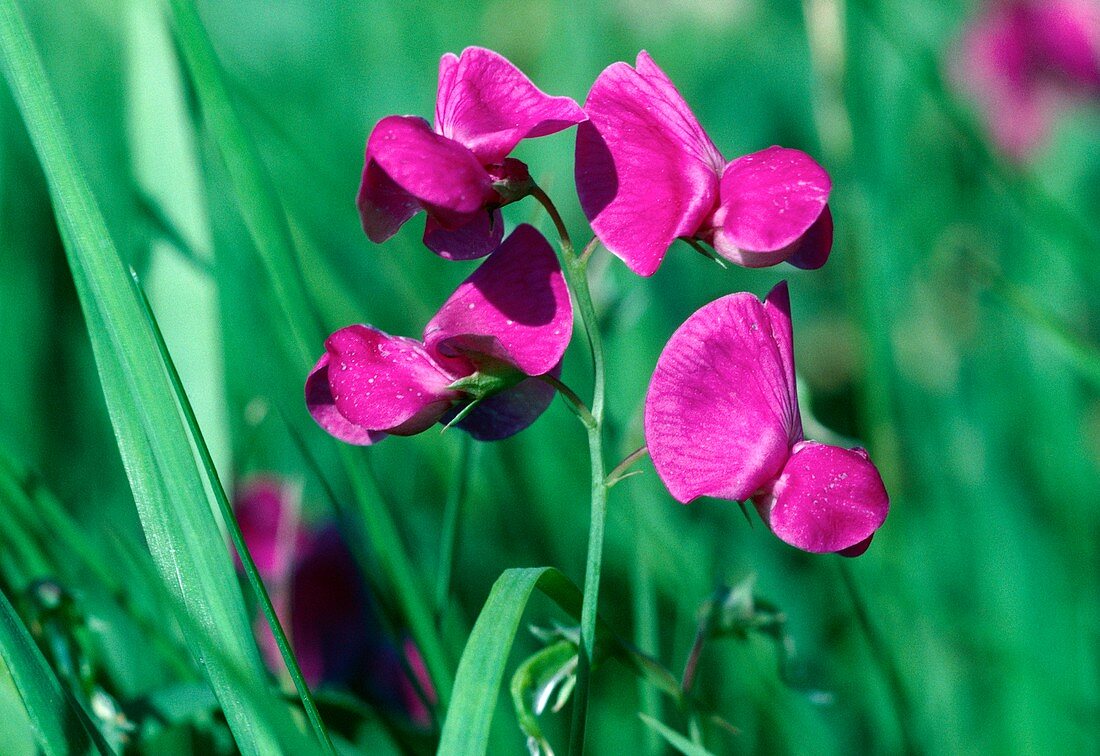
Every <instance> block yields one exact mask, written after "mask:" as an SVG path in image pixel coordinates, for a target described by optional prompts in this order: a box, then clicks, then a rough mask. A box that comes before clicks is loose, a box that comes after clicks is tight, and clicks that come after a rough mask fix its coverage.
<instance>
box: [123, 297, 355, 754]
mask: <svg viewBox="0 0 1100 756" xmlns="http://www.w3.org/2000/svg"><path fill="white" fill-rule="evenodd" d="M141 302H142V305H143V306H144V307H145V314H146V316H147V317H148V318H149V322H150V323H152V324H153V333H154V335H155V336H156V340H157V347H158V348H159V349H160V358H161V359H162V360H163V361H164V364H165V365H166V366H167V368H168V375H169V377H170V378H171V380H172V388H173V390H174V391H175V394H176V401H177V402H179V405H180V407H181V408H182V409H183V416H184V418H185V420H186V421H187V428H188V430H189V431H190V433H191V440H192V442H193V443H194V444H195V447H196V448H197V449H198V453H199V459H200V460H201V462H202V466H203V470H204V472H205V473H206V483H207V485H208V486H209V487H210V488H211V489H212V490H213V492H214V498H215V499H216V500H217V503H218V507H219V509H220V510H221V515H222V520H223V521H224V522H225V525H226V528H227V529H228V530H229V537H230V538H231V539H232V541H233V547H234V548H235V549H236V550H237V555H238V556H239V557H240V559H241V565H242V566H243V567H244V572H245V575H246V576H247V578H248V583H249V585H250V586H251V587H252V591H253V593H254V594H255V595H256V599H257V601H258V602H259V604H260V609H261V611H262V612H263V615H264V619H266V620H267V624H268V627H270V628H271V634H272V635H273V636H274V637H275V644H276V645H277V646H278V647H279V653H280V654H281V655H282V657H283V663H284V664H286V668H287V671H288V672H289V673H290V677H291V679H292V680H293V681H294V688H295V689H296V690H297V691H298V697H299V699H300V700H301V702H302V708H303V709H305V712H306V716H307V717H308V718H309V723H310V725H311V726H312V727H313V732H314V734H315V735H316V736H317V740H318V742H320V744H321V746H322V748H323V749H324V750H325V752H327V753H330V754H335V753H336V749H335V748H333V745H332V739H331V738H330V737H329V734H328V730H326V729H325V723H324V722H323V721H321V715H320V714H319V713H318V712H317V705H316V704H315V703H314V702H313V696H312V695H311V694H310V692H309V684H308V683H306V679H305V676H304V675H303V674H302V669H301V667H299V666H298V660H297V659H296V658H295V657H294V651H293V650H292V649H291V648H290V641H288V640H287V637H286V633H285V632H284V631H283V626H282V625H281V624H280V623H279V617H278V615H276V614H275V607H274V605H273V604H272V603H271V597H270V596H269V595H268V593H267V588H266V587H265V586H264V582H263V580H261V579H260V573H259V571H258V570H257V569H256V562H255V560H254V559H253V558H252V554H251V552H249V550H248V546H247V544H245V541H244V534H243V533H241V526H240V524H239V523H238V522H237V517H236V515H235V514H234V513H233V505H232V504H230V503H229V497H228V496H226V494H225V488H224V487H223V486H222V484H221V480H220V479H219V478H218V471H217V469H216V468H215V467H214V458H213V457H212V456H211V454H210V448H209V447H208V446H207V445H206V441H205V440H204V439H203V437H202V432H201V431H200V429H199V422H198V420H197V419H196V417H195V410H194V408H193V407H192V406H191V401H190V400H189V399H188V398H187V393H186V392H185V391H184V390H183V382H182V381H181V380H180V376H179V372H178V371H177V370H176V365H175V362H173V361H172V355H170V354H169V353H168V347H167V345H166V344H165V343H164V334H162V333H161V331H160V326H159V325H158V324H157V320H156V317H155V316H154V315H153V311H152V309H151V308H150V307H149V300H148V299H147V298H146V297H145V296H144V293H143V296H142V297H141Z"/></svg>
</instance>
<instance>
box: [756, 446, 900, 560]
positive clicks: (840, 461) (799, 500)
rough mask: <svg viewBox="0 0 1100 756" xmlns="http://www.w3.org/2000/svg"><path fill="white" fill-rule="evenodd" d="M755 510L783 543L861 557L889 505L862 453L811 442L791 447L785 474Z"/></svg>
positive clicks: (880, 481) (868, 461) (877, 474)
mask: <svg viewBox="0 0 1100 756" xmlns="http://www.w3.org/2000/svg"><path fill="white" fill-rule="evenodd" d="M756 504H757V509H758V511H759V512H760V516H761V517H762V518H763V519H764V521H765V522H767V523H768V527H770V528H771V530H772V532H774V533H775V534H776V535H777V536H778V537H779V538H780V539H781V540H783V541H785V542H786V543H789V544H790V545H792V546H794V547H796V548H799V549H802V550H803V551H809V552H812V553H815V554H822V553H828V552H834V551H847V552H848V554H846V555H849V556H853V555H856V552H858V553H862V551H859V549H858V548H857V547H863V548H864V549H865V548H866V544H865V543H864V542H865V541H867V542H869V539H870V538H871V536H872V535H873V534H874V532H875V531H876V530H877V529H878V528H879V526H881V525H882V523H883V521H885V519H886V514H887V512H888V511H889V509H890V500H889V498H888V497H887V495H886V488H885V486H884V485H883V483H882V477H881V476H880V475H879V473H878V470H877V469H876V468H875V466H874V464H873V463H872V462H871V461H870V459H868V457H867V452H865V451H864V450H863V449H841V448H840V447H837V446H828V445H826V444H819V443H816V442H813V441H804V442H802V443H800V444H798V445H796V446H795V447H794V453H793V454H792V455H791V458H790V460H789V461H788V462H787V464H786V465H785V466H784V467H783V473H782V474H781V475H780V476H779V479H778V480H777V481H776V482H775V485H774V487H773V488H772V490H771V492H770V494H769V495H767V496H762V497H758V498H757V501H756Z"/></svg>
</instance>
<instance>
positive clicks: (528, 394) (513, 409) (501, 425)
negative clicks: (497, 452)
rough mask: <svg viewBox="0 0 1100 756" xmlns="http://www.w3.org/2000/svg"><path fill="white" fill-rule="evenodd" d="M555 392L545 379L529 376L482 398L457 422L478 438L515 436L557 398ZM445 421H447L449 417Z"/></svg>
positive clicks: (459, 426) (457, 426)
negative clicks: (505, 388) (504, 389)
mask: <svg viewBox="0 0 1100 756" xmlns="http://www.w3.org/2000/svg"><path fill="white" fill-rule="evenodd" d="M555 372H556V371H555ZM554 393H555V389H554V387H553V386H551V385H550V384H548V383H546V382H545V381H542V380H540V379H538V378H526V379H524V380H522V381H520V382H519V383H517V384H516V385H515V386H513V387H512V388H510V389H508V390H506V391H502V392H500V393H499V394H494V395H492V396H490V397H489V398H488V399H484V400H482V402H481V404H479V405H478V406H477V407H476V408H474V410H473V411H472V412H470V414H468V415H467V416H466V417H464V418H462V419H461V420H460V421H458V422H457V423H455V427H456V428H461V429H462V430H464V431H466V432H467V433H469V434H470V435H471V436H473V437H474V438H476V439H477V440H478V441H499V440H500V439H502V438H508V437H509V436H514V435H515V434H517V433H519V432H520V431H521V430H523V429H525V428H526V427H527V426H529V425H530V424H531V423H533V422H535V420H537V419H538V417H539V415H541V414H542V413H543V412H545V411H546V408H547V407H549V406H550V404H551V402H553V401H554ZM443 421H444V422H447V418H444V419H443Z"/></svg>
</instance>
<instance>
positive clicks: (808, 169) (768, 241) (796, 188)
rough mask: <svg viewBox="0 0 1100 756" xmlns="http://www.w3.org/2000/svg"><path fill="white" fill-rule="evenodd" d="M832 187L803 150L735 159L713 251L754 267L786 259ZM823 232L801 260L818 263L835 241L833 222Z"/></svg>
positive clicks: (782, 149) (769, 150)
mask: <svg viewBox="0 0 1100 756" xmlns="http://www.w3.org/2000/svg"><path fill="white" fill-rule="evenodd" d="M831 189H832V181H831V180H830V179H829V174H828V173H826V172H825V169H824V168H822V167H821V166H820V165H818V164H817V162H815V161H814V159H813V158H811V157H810V156H809V155H807V154H806V153H804V152H800V151H799V150H791V149H787V148H785V147H769V148H767V149H766V150H761V151H760V152H754V153H752V154H750V155H744V156H742V157H739V158H737V159H736V160H733V161H731V162H730V164H729V165H728V166H726V170H725V172H724V173H723V174H722V183H721V192H720V194H721V197H720V201H719V203H720V204H719V209H718V212H717V213H716V214H715V219H714V225H715V226H716V229H715V231H714V239H713V244H714V248H715V250H716V251H717V252H718V254H720V255H722V256H723V257H726V258H728V259H730V260H732V261H733V262H735V263H737V264H738V265H744V266H746V267H750V268H759V267H765V266H768V265H775V264H776V263H779V262H782V261H783V260H785V259H787V258H788V257H789V256H790V255H791V253H792V252H794V249H793V247H794V245H795V244H797V243H799V242H800V241H801V240H802V239H803V237H805V236H806V235H807V233H808V232H809V231H810V229H811V228H812V227H813V226H814V224H815V223H817V221H818V220H819V219H820V218H821V217H822V215H823V214H824V213H825V212H826V207H827V203H828V201H829V191H830V190H831ZM821 230H822V229H819V233H816V234H815V235H814V239H813V241H814V242H815V246H814V248H813V249H810V250H806V251H804V252H802V257H801V258H800V259H803V260H807V261H810V265H811V266H812V265H814V264H817V267H820V264H823V263H824V259H823V258H827V257H828V254H829V247H831V245H832V225H831V220H830V221H829V225H828V234H827V235H826V234H823V233H820V231H821ZM819 260H820V263H818V261H819Z"/></svg>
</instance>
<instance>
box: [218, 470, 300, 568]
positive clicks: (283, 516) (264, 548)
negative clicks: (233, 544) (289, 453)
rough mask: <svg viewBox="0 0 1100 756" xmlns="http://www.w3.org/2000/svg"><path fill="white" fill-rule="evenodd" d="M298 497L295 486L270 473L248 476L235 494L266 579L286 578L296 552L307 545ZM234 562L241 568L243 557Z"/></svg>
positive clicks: (239, 518) (240, 519) (237, 511)
mask: <svg viewBox="0 0 1100 756" xmlns="http://www.w3.org/2000/svg"><path fill="white" fill-rule="evenodd" d="M297 498H298V492H297V491H295V490H294V488H293V487H292V486H290V485H289V484H287V483H286V482H284V481H282V480H280V479H279V478H276V477H274V476H270V475H261V476H256V477H253V478H249V479H248V480H246V481H245V482H244V483H242V484H241V485H240V486H239V487H238V489H237V492H236V495H235V496H234V497H233V512H234V514H235V515H236V518H237V524H238V525H239V526H240V528H241V535H242V536H243V537H244V542H245V545H246V546H247V547H248V553H249V554H251V555H252V561H253V562H255V563H256V569H257V570H258V571H259V573H260V577H262V578H263V579H264V580H265V581H272V582H273V583H278V582H279V581H281V580H283V579H285V578H286V576H287V575H288V574H289V573H290V568H291V566H292V565H293V564H294V561H295V559H296V558H297V555H298V554H299V553H301V552H302V550H303V549H305V548H306V546H307V545H308V536H307V534H306V532H305V531H304V530H303V529H302V528H301V527H300V524H301V523H300V522H299V514H300V510H301V506H300V504H299V502H298V500H297ZM235 556H236V555H235ZM235 561H236V563H237V568H238V569H241V564H240V558H239V557H236V558H235Z"/></svg>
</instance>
